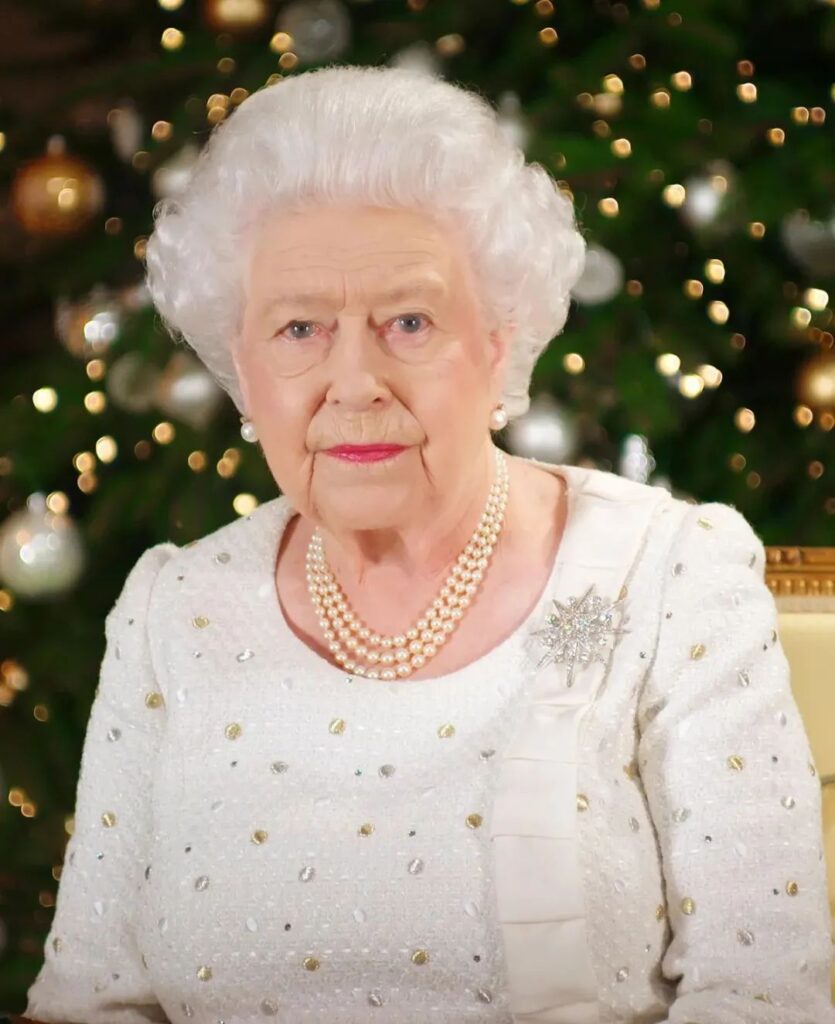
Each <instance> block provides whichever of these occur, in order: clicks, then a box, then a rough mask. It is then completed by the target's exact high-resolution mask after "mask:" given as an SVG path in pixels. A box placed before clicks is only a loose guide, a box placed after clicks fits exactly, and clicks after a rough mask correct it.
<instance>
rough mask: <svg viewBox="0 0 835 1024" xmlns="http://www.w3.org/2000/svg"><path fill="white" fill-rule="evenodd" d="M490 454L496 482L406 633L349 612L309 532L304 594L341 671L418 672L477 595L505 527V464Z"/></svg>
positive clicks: (393, 675)
mask: <svg viewBox="0 0 835 1024" xmlns="http://www.w3.org/2000/svg"><path fill="white" fill-rule="evenodd" d="M495 452H496V480H495V482H494V483H493V485H492V487H491V488H490V494H489V497H488V499H487V504H486V507H485V510H484V513H483V515H482V516H481V519H480V520H479V523H478V526H477V527H476V529H475V531H474V532H473V535H472V537H471V538H470V540H469V543H468V544H467V546H466V547H465V548H464V550H463V551H462V553H461V554H460V555H459V556H458V561H457V562H456V564H455V565H454V566H453V567H452V571H451V572H450V574H449V576H447V578H446V580H445V581H444V584H443V586H442V587H441V589H440V591H439V593H438V597H437V598H436V599H435V600H434V601H433V602H432V604H431V605H430V606H429V607H428V608H427V609H426V611H425V612H424V613H423V615H422V617H421V618H419V619H418V620H417V622H415V624H414V626H412V628H411V629H407V630H406V632H405V633H400V634H398V635H397V636H382V635H381V634H379V633H376V632H375V631H374V630H373V629H371V628H370V627H368V626H367V625H365V623H363V622H362V620H361V619H360V618H359V616H358V615H356V614H355V613H354V611H353V610H352V609H351V606H350V604H349V602H348V599H347V598H346V597H345V594H344V592H343V591H342V588H341V587H340V586H339V584H338V583H337V581H336V579H335V578H334V575H333V573H332V572H331V570H330V567H329V566H328V563H327V560H326V558H325V552H324V547H323V545H322V537H321V535H320V534H319V531H318V530H314V532H313V536H312V537H311V538H310V543H309V544H308V548H307V559H306V561H307V586H308V592H309V593H310V598H311V600H312V602H313V606H314V608H315V609H316V612H317V614H318V616H319V625H320V626H321V627H322V631H323V633H324V637H325V640H326V641H327V644H328V649H329V650H330V652H331V653H332V654H333V656H334V658H335V659H336V661H338V662H339V664H340V665H341V666H342V667H343V668H344V669H345V671H346V672H350V673H351V674H352V675H356V676H367V677H368V678H369V679H405V678H406V676H409V675H411V673H412V672H414V671H416V670H417V669H419V668H422V667H423V666H424V665H425V664H426V662H427V661H429V659H430V658H432V657H434V656H435V654H437V653H438V651H439V650H440V649H441V647H442V646H443V645H444V644H445V643H446V642H447V641H448V640H449V638H450V637H451V636H452V634H453V632H454V631H455V628H456V626H457V625H458V622H459V620H460V619H461V617H462V616H463V615H464V613H465V611H466V610H467V608H468V607H469V606H470V604H471V603H472V600H473V598H474V596H475V594H476V592H477V591H478V587H479V583H480V582H481V580H482V579H483V577H484V574H485V572H486V571H487V567H488V564H489V562H490V555H491V554H492V552H493V548H494V547H495V546H496V542H497V541H498V539H499V534H500V533H501V530H502V526H503V523H504V513H505V508H506V507H507V491H508V473H507V461H506V459H505V455H504V452H503V451H502V450H501V449H500V448H496V449H495Z"/></svg>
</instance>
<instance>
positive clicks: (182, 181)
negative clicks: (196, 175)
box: [151, 142, 200, 199]
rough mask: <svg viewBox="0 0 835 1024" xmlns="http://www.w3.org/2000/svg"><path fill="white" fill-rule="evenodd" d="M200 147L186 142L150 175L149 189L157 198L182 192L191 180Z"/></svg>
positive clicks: (168, 196) (167, 197)
mask: <svg viewBox="0 0 835 1024" xmlns="http://www.w3.org/2000/svg"><path fill="white" fill-rule="evenodd" d="M199 155H200V147H199V146H197V145H196V144H195V143H193V142H187V143H185V145H184V146H182V147H181V149H179V150H178V151H177V152H176V153H175V154H174V156H172V157H171V159H170V160H166V161H165V163H164V164H161V165H160V166H159V167H158V168H157V169H156V170H155V171H154V173H153V174H152V176H151V191H152V192H153V193H154V195H155V196H156V198H157V199H170V198H174V197H175V196H178V195H179V194H180V193H181V192H183V191H184V190H185V188H186V186H187V185H188V183H189V181H190V180H191V174H192V171H193V170H194V165H195V164H196V163H197V157H198V156H199Z"/></svg>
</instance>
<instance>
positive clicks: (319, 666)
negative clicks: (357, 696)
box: [258, 458, 581, 693]
mask: <svg viewBox="0 0 835 1024" xmlns="http://www.w3.org/2000/svg"><path fill="white" fill-rule="evenodd" d="M522 461H524V462H528V463H531V464H532V465H535V466H538V467H540V468H542V469H545V470H547V471H548V472H550V473H553V474H554V475H557V476H561V477H562V479H563V480H564V482H565V485H566V501H567V510H566V521H565V526H564V528H563V532H562V537H561V538H560V543H559V545H558V547H557V552H556V556H555V557H554V559H553V561H552V564H551V570H550V572H549V573H548V578H547V580H546V582H545V585H544V586H543V587H542V589H541V590H540V592H539V594H538V596H537V598H536V600H535V601H534V603H533V606H532V607H531V609H530V611H529V612H528V614H527V615H526V616H525V618H524V620H523V621H522V622H521V623H519V625H517V626H516V627H515V628H514V629H513V631H512V632H511V633H509V634H508V635H507V636H505V637H504V638H503V639H502V640H500V641H499V642H498V643H497V644H496V645H494V646H493V647H491V648H490V649H489V650H488V651H485V652H484V654H482V655H480V656H479V657H477V658H475V659H474V660H473V661H470V662H468V663H467V664H466V665H462V666H461V667H460V668H457V669H453V670H452V671H451V672H444V673H442V674H441V675H437V676H426V677H422V678H418V679H414V678H410V677H407V678H405V679H396V680H381V679H369V678H367V677H366V676H357V675H352V674H351V673H349V672H347V671H346V670H345V669H343V668H340V667H339V666H338V665H333V664H331V662H329V661H328V660H327V659H326V658H323V657H322V656H321V655H320V654H318V653H317V652H316V651H314V650H313V648H311V647H308V645H307V644H306V643H304V641H303V640H301V639H300V638H299V637H298V636H297V635H296V634H295V632H294V631H293V629H292V628H291V626H290V624H289V622H288V621H287V618H286V616H285V614H284V610H283V608H282V607H281V602H280V601H279V596H278V590H277V588H276V566H277V561H278V553H279V549H280V547H281V540H282V537H283V535H284V531H285V529H286V528H287V524H288V523H289V522H290V520H291V519H292V518H293V516H294V515H296V513H297V509H295V508H294V507H293V506H292V505H291V504H290V501H289V499H288V498H287V497H286V496H284V495H282V496H281V497H279V498H278V499H277V500H276V501H275V502H271V503H270V504H271V505H273V506H274V511H275V513H277V515H276V516H275V519H274V521H273V522H271V524H270V525H271V530H272V532H271V540H270V543H269V545H268V553H269V554H268V557H267V558H266V559H265V560H264V561H265V564H264V567H263V573H264V579H263V582H262V584H261V586H259V588H258V590H259V592H260V593H262V594H263V595H265V596H266V597H267V600H266V601H265V602H264V606H265V610H266V619H267V627H266V628H267V631H268V635H270V636H272V637H274V638H275V640H276V642H277V643H278V644H280V645H281V647H282V649H283V650H284V651H286V652H288V656H289V658H290V659H291V660H292V661H293V662H294V663H295V664H296V665H298V666H299V667H300V668H302V669H310V670H311V671H314V672H316V673H317V676H318V677H319V681H325V682H334V683H342V682H344V680H345V679H346V678H348V679H350V680H351V681H352V683H353V684H354V686H369V687H370V686H376V687H379V686H380V685H383V686H388V687H391V688H396V689H397V690H399V691H405V690H412V689H416V688H420V689H421V692H423V693H425V692H426V689H427V688H428V689H430V690H432V689H437V688H439V687H440V688H444V689H446V688H447V687H449V686H452V685H455V686H456V687H457V686H462V685H464V684H466V683H467V682H469V681H471V680H478V679H482V678H483V677H484V673H485V671H488V670H489V671H491V672H492V671H493V670H494V669H496V668H502V667H504V666H505V665H506V664H507V662H508V660H509V659H513V658H515V657H516V656H517V655H518V654H519V652H520V645H521V644H522V643H523V642H524V640H525V639H526V638H527V636H528V635H529V633H530V631H531V629H533V628H534V625H535V624H538V619H539V617H540V616H541V615H542V612H543V605H544V603H545V602H546V601H547V600H548V599H549V598H550V595H551V594H552V592H553V590H554V587H555V583H556V581H557V579H558V578H559V575H560V571H561V569H562V567H563V565H564V564H565V563H566V562H567V561H568V559H569V557H570V551H571V546H572V537H573V535H574V534H575V533H576V530H577V523H576V521H575V519H576V505H577V497H578V494H579V492H580V490H581V488H580V487H579V486H578V483H579V481H578V479H576V477H575V475H574V474H575V470H576V467H573V466H568V465H562V464H554V463H547V462H541V461H540V460H537V459H532V458H526V459H523V460H522ZM272 518H273V517H271V519H272Z"/></svg>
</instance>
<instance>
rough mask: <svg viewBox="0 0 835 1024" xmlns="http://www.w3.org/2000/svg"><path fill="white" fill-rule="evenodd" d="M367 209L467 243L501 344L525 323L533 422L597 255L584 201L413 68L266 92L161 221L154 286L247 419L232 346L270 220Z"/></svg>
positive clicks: (514, 410)
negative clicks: (251, 264)
mask: <svg viewBox="0 0 835 1024" xmlns="http://www.w3.org/2000/svg"><path fill="white" fill-rule="evenodd" d="M341 202H358V203H363V204H367V205H373V206H385V207H403V206H405V207H411V208H413V209H418V210H422V211H425V212H427V213H428V214H429V215H430V216H432V217H434V218H435V219H436V220H441V221H442V220H443V218H444V217H451V218H453V220H454V221H455V222H456V223H457V224H459V225H461V226H462V227H463V235H462V237H463V238H464V239H465V243H466V245H467V248H468V250H469V255H470V259H471V261H472V267H473V271H474V279H475V281H476V282H477V283H478V286H479V288H478V290H479V294H478V296H477V298H478V301H479V302H480V305H481V310H482V313H483V315H484V317H485V322H486V323H487V324H488V325H489V326H490V328H491V329H492V328H495V327H498V326H501V325H502V324H507V323H512V324H515V325H516V333H515V337H514V340H513V344H512V346H511V350H510V352H509V353H508V361H507V364H506V367H507V368H506V373H505V379H504V381H503V392H502V396H501V401H502V402H503V403H504V406H505V410H506V412H507V414H508V417H509V418H512V417H514V416H519V415H521V414H522V413H524V412H526V411H527V409H528V407H529V405H530V396H529V387H530V380H531V375H532V373H533V368H534V364H535V363H536V360H537V359H538V358H539V355H540V354H541V352H542V351H543V349H544V348H545V346H546V345H547V344H548V342H549V341H550V340H551V339H552V338H554V337H555V336H556V335H558V334H559V333H560V332H561V331H562V329H563V327H564V325H565V322H566V320H567V318H568V312H569V304H570V301H571V289H572V288H573V287H574V285H575V283H576V282H577V280H578V278H579V277H580V274H581V272H582V270H583V265H584V262H585V254H586V242H585V239H584V237H583V235H582V234H581V232H580V230H579V229H578V227H577V225H576V223H575V217H574V206H573V204H572V202H571V199H570V198H569V197H568V196H567V195H566V194H565V193H564V192H563V191H561V190H560V189H559V187H558V186H557V184H556V182H555V181H554V179H553V178H552V177H551V176H550V175H549V174H548V172H547V171H546V170H545V169H544V168H543V167H542V166H541V165H540V164H538V163H526V162H525V156H524V153H523V151H522V150H521V149H520V148H519V147H518V146H516V145H514V144H513V143H512V142H511V141H509V139H508V138H507V136H506V135H505V134H504V133H503V132H502V130H501V128H500V124H499V122H498V120H497V116H496V111H495V110H494V108H493V107H492V106H491V104H490V103H489V102H488V101H487V100H486V99H485V98H484V97H482V96H481V95H480V94H478V93H477V92H475V91H472V90H470V89H466V88H464V87H462V86H459V85H455V84H452V83H450V82H448V81H445V80H443V79H441V78H438V77H436V76H435V75H433V74H430V73H429V72H426V71H422V70H414V69H410V68H405V67H391V66H358V65H336V64H331V65H328V66H323V67H319V68H315V69H312V70H310V71H306V72H304V73H302V74H299V75H296V76H293V77H289V78H286V79H282V80H279V81H278V82H277V83H275V84H273V85H269V86H264V87H262V88H261V89H259V90H258V91H257V92H255V93H253V94H252V95H251V96H249V97H248V98H247V99H246V100H245V101H244V102H243V103H242V104H241V105H240V107H238V108H236V109H235V110H234V111H233V113H232V114H231V115H230V116H229V117H227V118H226V119H225V120H224V121H222V122H220V123H219V124H218V125H217V126H216V127H215V129H214V130H213V132H212V134H211V136H210V137H209V140H208V142H207V143H206V145H205V146H204V147H203V149H202V150H201V152H200V154H199V156H198V158H197V161H196V163H195V165H194V168H193V171H192V174H191V177H190V178H189V181H188V184H187V186H186V187H185V189H184V190H183V191H182V192H180V193H178V194H177V195H176V196H175V197H168V198H164V199H161V200H160V201H159V202H157V204H156V205H155V206H154V210H153V216H154V230H153V232H152V234H151V236H150V238H149V239H148V242H147V245H146V254H145V260H146V281H147V285H148V289H149V292H150V295H151V298H152V301H153V303H154V306H155V307H156V310H157V312H158V313H159V316H160V317H161V319H162V322H163V325H164V327H165V328H166V329H167V331H168V332H169V334H170V335H171V336H172V338H174V340H175V341H177V340H179V339H183V340H185V341H186V342H187V343H188V345H189V346H190V347H191V348H192V349H193V350H194V352H195V353H196V355H197V356H198V357H199V358H200V359H201V360H202V362H203V363H204V365H205V366H206V367H207V368H208V370H209V372H210V373H211V374H212V375H213V377H214V378H215V379H216V380H217V382H218V383H219V384H220V385H221V387H223V388H224V389H225V390H226V391H227V392H228V394H229V395H230V397H231V398H232V400H233V401H234V403H235V405H236V406H237V407H238V410H239V412H241V413H243V414H245V413H246V410H245V409H244V407H243V395H242V393H241V390H240V385H239V382H238V378H237V373H236V371H235V367H234V364H233V361H232V356H231V344H232V343H233V341H234V339H235V338H237V336H238V333H239V331H240V327H241V323H242V319H243V309H244V302H245V279H244V274H245V273H246V267H247V250H246V245H247V243H246V237H247V229H248V228H249V227H250V225H252V224H253V223H255V222H257V221H258V220H259V219H260V218H261V217H262V216H263V214H264V213H265V212H266V211H268V210H269V211H271V212H272V211H274V210H276V209H278V210H281V209H286V210H287V211H288V212H291V211H296V210H300V209H304V208H305V207H308V206H310V205H317V204H329V203H341Z"/></svg>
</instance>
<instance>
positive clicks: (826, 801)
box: [765, 546, 835, 1002]
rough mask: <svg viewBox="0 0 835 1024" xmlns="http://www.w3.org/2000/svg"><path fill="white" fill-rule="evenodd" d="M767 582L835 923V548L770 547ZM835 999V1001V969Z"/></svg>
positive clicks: (834, 988) (834, 976)
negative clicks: (803, 736) (817, 785)
mask: <svg viewBox="0 0 835 1024" xmlns="http://www.w3.org/2000/svg"><path fill="white" fill-rule="evenodd" d="M765 578H766V582H767V583H768V586H769V587H770V589H771V592H772V593H773V594H774V599H775V601H776V603H777V611H778V629H779V633H780V642H781V643H782V645H783V649H784V650H785V652H786V657H787V658H788V660H789V666H790V669H791V683H792V691H793V693H794V697H795V700H796V701H797V706H798V707H799V708H800V714H801V716H802V717H803V724H804V725H805V726H806V732H807V733H808V735H809V742H810V744H811V746H812V756H813V757H814V759H815V764H816V766H817V769H818V774H819V776H820V781H821V787H822V792H821V796H822V799H823V834H824V853H825V857H826V865H827V879H828V890H829V909H830V911H831V913H832V917H833V922H835V548H824V547H777V546H767V547H766V569H765ZM833 927H835V924H834V925H833ZM833 938H835V932H833ZM832 998H833V1002H835V967H834V968H833V972H832Z"/></svg>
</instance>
